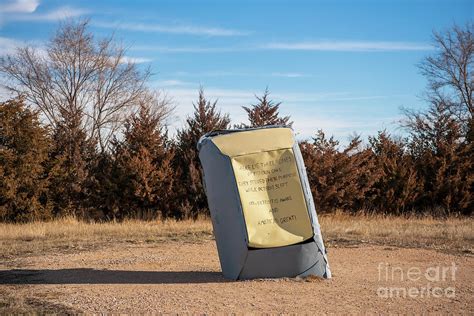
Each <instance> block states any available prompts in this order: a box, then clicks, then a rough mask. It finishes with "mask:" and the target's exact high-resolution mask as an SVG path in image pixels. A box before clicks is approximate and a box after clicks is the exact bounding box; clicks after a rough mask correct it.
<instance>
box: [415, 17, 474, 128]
mask: <svg viewBox="0 0 474 316" xmlns="http://www.w3.org/2000/svg"><path fill="white" fill-rule="evenodd" d="M433 40H434V45H435V46H436V48H437V51H436V53H435V54H434V55H432V56H429V57H427V58H425V59H424V60H423V61H422V62H421V63H420V65H419V68H420V70H421V73H422V74H423V75H424V76H425V77H426V78H427V79H428V91H427V96H428V100H429V101H430V102H431V103H438V104H443V105H444V106H445V107H447V108H448V109H449V110H450V111H451V113H452V114H453V115H455V116H456V117H457V118H458V120H459V121H460V122H461V124H462V125H463V126H464V127H467V125H468V124H469V122H470V120H472V115H473V113H474V104H473V91H474V76H473V71H474V59H473V54H474V23H472V22H471V23H467V24H466V26H465V27H459V26H457V25H455V26H454V27H453V28H452V29H450V30H448V31H445V32H442V33H438V32H434V34H433Z"/></svg>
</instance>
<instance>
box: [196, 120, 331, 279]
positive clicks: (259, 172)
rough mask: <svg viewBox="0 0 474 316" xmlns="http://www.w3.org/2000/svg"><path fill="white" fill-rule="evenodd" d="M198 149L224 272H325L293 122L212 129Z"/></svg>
mask: <svg viewBox="0 0 474 316" xmlns="http://www.w3.org/2000/svg"><path fill="white" fill-rule="evenodd" d="M198 149H199V158H200V160H201V164H202V167H203V171H204V185H205V189H206V194H207V199H208V202H209V208H210V210H211V218H212V225H213V229H214V234H215V238H216V243H217V250H218V252H219V260H220V263H221V267H222V273H223V274H224V276H225V277H226V278H230V279H234V280H236V279H252V278H276V277H296V276H307V275H317V276H320V277H323V278H330V277H331V272H330V270H329V265H328V261H327V256H326V250H325V248H324V244H323V239H322V236H321V230H320V226H319V223H318V218H317V216H316V210H315V207H314V202H313V197H312V195H311V190H310V187H309V183H308V177H307V175H306V170H305V167H304V163H303V158H302V156H301V152H300V149H299V147H298V143H297V142H296V141H295V138H294V134H293V131H292V129H291V128H288V127H279V126H271V127H264V128H255V129H242V130H225V131H216V132H211V133H208V134H206V135H204V136H203V137H201V139H200V140H199V143H198Z"/></svg>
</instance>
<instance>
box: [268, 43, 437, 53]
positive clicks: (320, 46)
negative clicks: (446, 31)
mask: <svg viewBox="0 0 474 316" xmlns="http://www.w3.org/2000/svg"><path fill="white" fill-rule="evenodd" d="M261 48H262V49H270V50H304V51H339V52H383V51H419V50H431V49H433V47H432V46H431V45H428V44H424V43H415V42H391V41H312V42H294V43H285V42H275V43H268V44H265V45H262V46H261Z"/></svg>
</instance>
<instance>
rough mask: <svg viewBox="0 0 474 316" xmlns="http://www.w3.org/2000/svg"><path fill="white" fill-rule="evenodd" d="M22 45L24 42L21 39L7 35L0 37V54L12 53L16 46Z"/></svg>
mask: <svg viewBox="0 0 474 316" xmlns="http://www.w3.org/2000/svg"><path fill="white" fill-rule="evenodd" d="M23 45H24V43H23V42H21V41H17V40H14V39H11V38H8V37H0V56H2V55H7V54H11V53H14V52H15V49H16V48H17V47H19V46H23Z"/></svg>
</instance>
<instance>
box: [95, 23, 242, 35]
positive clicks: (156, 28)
mask: <svg viewBox="0 0 474 316" xmlns="http://www.w3.org/2000/svg"><path fill="white" fill-rule="evenodd" d="M93 25H95V26H97V27H102V28H111V29H119V30H127V31H137V32H151V33H170V34H187V35H204V36H244V35H248V34H249V32H243V31H238V30H232V29H226V28H218V27H205V26H198V25H164V24H147V23H109V22H94V23H93Z"/></svg>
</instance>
